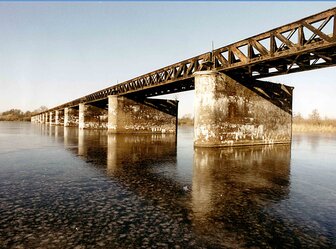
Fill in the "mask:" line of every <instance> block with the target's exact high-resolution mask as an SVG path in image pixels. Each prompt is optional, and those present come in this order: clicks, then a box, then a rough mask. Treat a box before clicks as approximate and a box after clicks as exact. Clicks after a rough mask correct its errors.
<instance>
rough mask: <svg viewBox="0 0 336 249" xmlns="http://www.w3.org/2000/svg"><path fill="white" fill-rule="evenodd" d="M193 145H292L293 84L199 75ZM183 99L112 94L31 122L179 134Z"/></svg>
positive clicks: (196, 85)
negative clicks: (180, 106) (179, 111)
mask: <svg viewBox="0 0 336 249" xmlns="http://www.w3.org/2000/svg"><path fill="white" fill-rule="evenodd" d="M194 87H195V97H194V106H195V109H194V145H195V146H200V147H221V146H241V145H259V144H274V143H290V141H291V125H292V91H293V88H292V87H289V86H285V85H283V84H274V83H271V82H265V81H258V80H253V81H246V82H245V81H243V80H240V81H239V82H237V81H236V80H235V79H233V78H231V77H230V76H228V75H225V74H223V73H219V72H216V71H202V72H197V73H195V74H194ZM177 118H178V101H177V100H165V99H153V98H135V97H128V96H118V95H110V96H108V97H107V98H106V99H100V100H99V101H96V102H95V101H93V102H83V103H79V104H78V105H75V106H68V107H65V108H60V109H57V108H56V109H52V110H49V111H45V112H43V113H40V114H38V115H35V116H33V117H32V122H35V123H44V124H50V125H63V126H65V127H68V126H78V128H79V129H108V131H109V132H111V133H176V132H177V124H178V119H177Z"/></svg>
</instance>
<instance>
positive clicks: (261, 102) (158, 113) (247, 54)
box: [32, 8, 336, 147]
mask: <svg viewBox="0 0 336 249" xmlns="http://www.w3.org/2000/svg"><path fill="white" fill-rule="evenodd" d="M335 20H336V9H335V8H333V9H330V10H327V11H324V12H321V13H318V14H315V15H312V16H309V17H306V18H304V19H301V20H299V21H296V22H293V23H290V24H287V25H284V26H281V27H279V28H275V29H272V30H270V31H267V32H264V33H262V34H259V35H256V36H253V37H250V38H247V39H244V40H241V41H238V42H235V43H233V44H230V45H228V46H225V47H222V48H218V49H215V50H213V51H211V52H209V53H205V54H202V55H199V56H195V57H193V58H190V59H187V60H184V61H181V62H178V63H175V64H173V65H170V66H167V67H164V68H161V69H159V70H156V71H153V72H151V73H148V74H145V75H142V76H139V77H137V78H134V79H131V80H128V81H126V82H123V83H120V84H117V85H114V86H111V87H108V88H106V89H103V90H100V91H97V92H95V93H92V94H89V95H87V96H84V97H81V98H78V99H76V100H73V101H70V102H68V103H65V104H62V105H60V106H57V107H54V108H51V109H49V110H48V111H45V112H42V113H39V114H37V115H36V116H34V117H32V121H33V122H40V123H49V124H55V125H60V124H63V125H64V126H71V125H77V126H78V127H79V128H81V129H84V128H106V129H108V130H109V131H110V132H113V133H175V132H176V124H177V120H176V119H177V109H178V108H177V104H178V103H177V101H174V100H159V99H150V98H149V97H151V96H159V95H163V94H168V93H175V92H183V91H188V90H194V89H195V100H194V102H195V113H194V117H195V124H194V134H195V136H194V144H195V146H204V147H212V146H234V145H247V144H248V145H260V144H274V143H290V141H291V116H292V91H293V88H292V87H289V86H284V85H281V84H274V83H271V82H266V81H260V80H259V79H261V78H266V77H270V76H275V75H280V74H289V73H295V72H303V71H307V70H313V69H319V68H325V67H330V66H334V65H335V64H336V21H335Z"/></svg>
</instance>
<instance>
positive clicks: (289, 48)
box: [49, 8, 336, 111]
mask: <svg viewBox="0 0 336 249" xmlns="http://www.w3.org/2000/svg"><path fill="white" fill-rule="evenodd" d="M335 64H336V8H332V9H329V10H326V11H323V12H321V13H318V14H315V15H312V16H309V17H306V18H304V19H301V20H299V21H296V22H293V23H290V24H287V25H284V26H281V27H278V28H275V29H272V30H270V31H267V32H264V33H262V34H259V35H256V36H253V37H250V38H247V39H244V40H241V41H238V42H235V43H232V44H230V45H227V46H224V47H221V48H218V49H215V50H213V51H211V52H208V53H204V54H201V55H198V56H195V57H193V58H190V59H187V60H184V61H181V62H178V63H175V64H172V65H170V66H167V67H164V68H161V69H158V70H156V71H153V72H150V73H148V74H145V75H142V76H139V77H136V78H134V79H131V80H128V81H125V82H123V83H120V84H117V85H114V86H111V87H108V88H106V89H103V90H100V91H97V92H94V93H92V94H89V95H87V96H84V97H81V98H78V99H76V100H74V101H71V102H68V103H65V104H63V105H60V106H57V107H54V108H52V109H49V111H54V110H59V109H62V108H65V107H73V106H78V105H79V103H90V102H97V101H101V100H104V99H106V98H107V97H108V96H109V95H127V96H129V97H137V98H145V97H150V96H157V95H163V94H169V93H175V92H182V91H187V90H192V89H194V76H193V74H194V73H195V72H197V71H203V70H216V71H219V72H222V73H225V74H227V75H229V76H230V77H232V78H235V79H237V80H238V81H243V82H248V81H251V80H254V81H255V80H257V79H260V78H266V77H270V76H276V75H281V74H289V73H295V72H302V71H307V70H313V69H318V68H325V67H330V66H334V65H335Z"/></svg>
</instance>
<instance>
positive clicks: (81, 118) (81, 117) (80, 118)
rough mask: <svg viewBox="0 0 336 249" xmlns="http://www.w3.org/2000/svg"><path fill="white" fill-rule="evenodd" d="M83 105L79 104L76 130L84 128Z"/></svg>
mask: <svg viewBox="0 0 336 249" xmlns="http://www.w3.org/2000/svg"><path fill="white" fill-rule="evenodd" d="M85 109H86V106H85V104H83V103H81V104H79V113H78V115H79V118H78V128H79V129H84V128H85Z"/></svg>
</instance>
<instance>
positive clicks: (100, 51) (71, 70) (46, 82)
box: [0, 2, 336, 118]
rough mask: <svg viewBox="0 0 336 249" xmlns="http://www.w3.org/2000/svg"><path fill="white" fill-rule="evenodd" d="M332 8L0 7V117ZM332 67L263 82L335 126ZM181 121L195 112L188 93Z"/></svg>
mask: <svg viewBox="0 0 336 249" xmlns="http://www.w3.org/2000/svg"><path fill="white" fill-rule="evenodd" d="M335 6H336V4H335V2H295V3H292V2H208V3H202V2H184V3H182V2H162V3H158V2H124V3H120V2H89V3H88V2H73V3H68V2H44V3H42V2H12V3H9V2H8V3H6V2H0V33H1V37H0V87H1V91H0V112H3V111H6V110H9V109H12V108H17V109H21V110H23V111H27V110H30V111H32V110H35V109H37V108H39V107H40V106H47V107H48V108H52V107H54V106H57V105H60V104H63V103H65V102H68V101H71V100H74V99H76V98H79V97H82V96H84V95H87V94H90V93H92V92H95V91H98V90H100V89H103V88H106V87H109V86H112V85H115V84H117V83H118V82H119V83H121V82H123V81H126V80H129V79H132V78H134V77H136V76H139V75H142V74H145V73H148V72H151V71H153V70H156V69H159V68H161V67H164V66H167V65H170V64H173V63H176V62H178V61H181V60H184V59H187V58H190V57H193V56H196V55H198V54H201V53H204V52H209V51H210V50H211V42H212V41H213V42H214V45H215V48H218V47H222V46H225V45H228V44H231V43H233V42H235V41H238V40H242V39H245V38H248V37H250V36H253V35H256V34H259V33H262V32H265V31H268V30H270V29H273V28H276V27H278V26H282V25H285V24H287V23H290V22H293V21H296V20H299V19H301V18H304V17H306V16H309V15H312V14H315V13H318V12H321V11H323V10H326V9H329V8H333V7H335ZM335 76H336V68H335V67H331V68H326V69H319V70H313V71H308V72H301V73H295V74H289V75H283V76H277V77H273V78H268V79H267V80H269V81H273V82H277V83H283V84H286V85H291V86H294V87H295V89H294V99H293V111H294V113H301V114H302V115H303V116H305V117H307V116H308V115H309V113H311V112H312V110H313V109H318V111H319V112H320V114H321V116H322V117H325V116H327V117H330V118H336V110H335V106H336V98H335V97H334V94H335V93H336V80H335V79H336V77H335ZM165 97H167V98H175V97H177V98H178V99H179V100H180V104H179V116H183V115H185V114H189V113H190V114H192V113H193V91H189V92H184V93H179V94H177V95H169V96H168V95H163V96H160V98H165Z"/></svg>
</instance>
